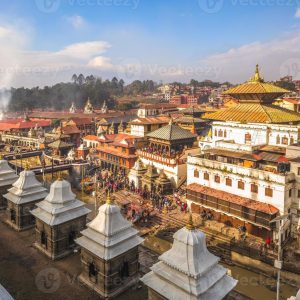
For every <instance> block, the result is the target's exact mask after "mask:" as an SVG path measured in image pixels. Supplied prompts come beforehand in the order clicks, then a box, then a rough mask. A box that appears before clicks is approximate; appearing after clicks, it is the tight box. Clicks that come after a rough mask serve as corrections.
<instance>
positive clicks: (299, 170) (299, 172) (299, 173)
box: [298, 167, 300, 175]
mask: <svg viewBox="0 0 300 300" xmlns="http://www.w3.org/2000/svg"><path fill="white" fill-rule="evenodd" d="M298 175H300V168H299V167H298Z"/></svg>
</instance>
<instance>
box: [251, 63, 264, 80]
mask: <svg viewBox="0 0 300 300" xmlns="http://www.w3.org/2000/svg"><path fill="white" fill-rule="evenodd" d="M249 82H254V83H256V82H264V79H263V78H262V77H260V74H259V65H258V64H256V67H255V74H254V76H253V77H251V78H250V80H249Z"/></svg>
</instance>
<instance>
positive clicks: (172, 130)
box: [147, 119, 196, 141]
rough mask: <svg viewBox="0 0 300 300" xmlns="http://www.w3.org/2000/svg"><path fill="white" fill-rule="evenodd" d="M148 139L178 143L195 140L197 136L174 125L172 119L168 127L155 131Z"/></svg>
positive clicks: (148, 135)
mask: <svg viewBox="0 0 300 300" xmlns="http://www.w3.org/2000/svg"><path fill="white" fill-rule="evenodd" d="M147 137H149V138H155V139H160V140H166V141H178V140H186V139H195V138H196V135H195V134H193V133H191V132H190V131H188V130H186V129H183V128H181V127H179V126H177V125H175V124H173V121H172V119H171V121H170V123H169V124H168V125H166V126H163V127H161V128H159V129H157V130H154V131H153V132H150V133H149V134H147Z"/></svg>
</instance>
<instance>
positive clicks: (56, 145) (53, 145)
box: [48, 140, 74, 149]
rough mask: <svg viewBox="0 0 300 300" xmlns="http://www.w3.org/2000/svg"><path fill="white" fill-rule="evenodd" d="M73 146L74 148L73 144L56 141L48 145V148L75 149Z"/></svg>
mask: <svg viewBox="0 0 300 300" xmlns="http://www.w3.org/2000/svg"><path fill="white" fill-rule="evenodd" d="M73 146H74V145H73V144H70V143H66V142H64V141H62V140H56V141H54V142H53V143H50V144H49V145H48V147H50V148H55V149H62V148H70V147H73Z"/></svg>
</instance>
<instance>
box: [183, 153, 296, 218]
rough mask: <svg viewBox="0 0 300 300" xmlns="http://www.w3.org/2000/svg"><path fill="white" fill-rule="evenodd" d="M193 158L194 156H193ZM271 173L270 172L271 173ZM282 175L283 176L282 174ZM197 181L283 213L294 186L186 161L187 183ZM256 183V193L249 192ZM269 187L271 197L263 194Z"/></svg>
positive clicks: (288, 206) (290, 198) (289, 201)
mask: <svg viewBox="0 0 300 300" xmlns="http://www.w3.org/2000/svg"><path fill="white" fill-rule="evenodd" d="M194 159H195V158H194ZM195 169H196V170H198V171H199V177H198V178H197V177H195V174H194V171H195ZM205 172H207V173H208V174H209V180H205V179H204V173H205ZM271 174H272V173H271ZM215 175H219V176H220V183H217V182H216V181H215ZM282 177H284V176H282ZM226 178H230V179H231V180H232V186H228V185H226ZM282 179H283V180H282V182H286V181H288V180H285V178H282ZM238 181H242V182H244V189H239V188H238ZM191 183H197V184H200V185H203V186H208V187H211V188H214V189H216V190H221V191H224V192H228V193H231V194H234V195H238V196H241V197H246V198H250V199H252V200H256V201H260V202H264V203H268V204H271V205H273V206H275V207H276V208H278V209H279V211H280V214H284V213H286V212H287V211H288V209H289V208H290V207H291V204H292V200H293V198H292V196H291V197H289V193H290V192H289V190H290V189H293V188H294V184H293V183H286V184H280V183H276V182H271V181H268V180H261V179H257V178H253V177H248V176H244V175H242V176H241V175H238V174H234V173H229V172H222V171H221V170H219V169H211V168H205V167H203V166H201V167H200V166H195V165H193V164H189V163H188V167H187V184H191ZM253 183H254V184H257V186H258V193H253V192H251V184H253ZM266 188H271V189H272V190H273V195H272V197H270V196H267V195H266V194H265V189H266Z"/></svg>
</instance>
